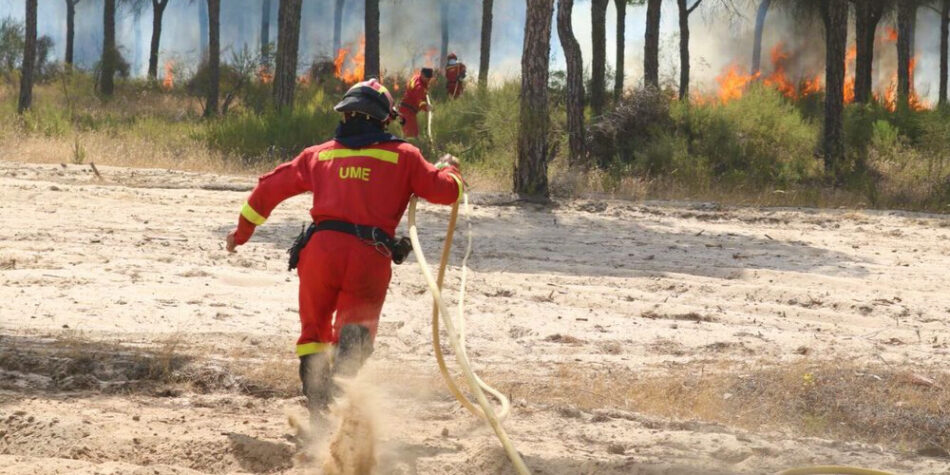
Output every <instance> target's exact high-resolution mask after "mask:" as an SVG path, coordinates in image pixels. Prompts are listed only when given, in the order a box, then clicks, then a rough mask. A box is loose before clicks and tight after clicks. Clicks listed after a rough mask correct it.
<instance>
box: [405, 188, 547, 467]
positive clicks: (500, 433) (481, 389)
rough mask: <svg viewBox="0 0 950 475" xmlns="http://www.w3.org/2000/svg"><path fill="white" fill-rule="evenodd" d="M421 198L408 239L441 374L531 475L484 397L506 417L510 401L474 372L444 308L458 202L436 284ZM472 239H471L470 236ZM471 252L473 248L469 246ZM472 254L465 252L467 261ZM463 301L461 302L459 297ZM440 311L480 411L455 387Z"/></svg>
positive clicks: (414, 201) (516, 464)
mask: <svg viewBox="0 0 950 475" xmlns="http://www.w3.org/2000/svg"><path fill="white" fill-rule="evenodd" d="M463 199H464V202H465V204H466V208H467V206H468V194H467V193H466V194H463ZM417 202H418V199H417V198H416V197H415V196H413V197H412V199H411V200H410V201H409V239H410V240H411V241H412V249H413V251H414V252H415V253H416V262H418V263H419V268H420V269H421V270H422V274H423V276H424V277H425V280H426V284H427V285H428V286H429V292H431V293H432V297H433V299H434V301H435V302H434V307H435V308H434V309H433V313H432V314H433V324H432V332H433V344H434V345H435V351H436V359H437V360H438V361H439V371H440V372H441V373H442V377H443V378H445V381H446V384H448V386H449V390H450V391H452V394H453V395H454V396H455V398H456V399H458V400H459V402H460V403H462V405H463V406H465V407H466V408H467V409H469V411H472V413H474V414H476V415H478V416H479V417H481V418H483V419H484V420H485V421H487V422H488V424H489V425H490V426H491V428H492V430H494V431H495V435H496V436H497V437H498V440H499V441H500V442H501V445H502V447H503V448H504V449H505V453H506V454H507V455H508V458H509V459H510V460H511V464H512V465H513V466H514V468H515V470H516V471H517V472H518V473H519V474H521V475H527V474H530V473H531V472H529V471H528V467H527V466H526V465H525V463H524V460H522V459H521V454H519V453H518V451H517V450H516V449H515V446H514V444H513V443H512V442H511V439H510V438H509V437H508V434H507V433H506V432H505V429H504V427H502V426H501V419H500V418H499V417H498V415H496V414H495V411H494V409H493V408H492V406H491V404H489V402H488V399H487V398H486V397H485V391H488V392H490V393H491V394H492V395H493V396H494V397H496V398H498V400H499V401H501V403H502V412H501V415H502V416H507V415H508V413H509V412H510V403H509V401H508V399H507V398H505V397H504V395H502V394H501V393H499V392H498V391H496V390H494V389H493V388H491V387H490V386H488V385H487V384H485V382H484V381H482V380H481V378H479V377H478V376H477V375H475V373H474V371H472V366H471V364H470V363H469V361H468V356H467V354H466V352H465V347H464V345H463V343H464V340H463V337H462V336H461V334H460V333H458V332H456V328H455V324H454V322H453V321H452V318H451V315H450V314H449V310H448V307H447V306H446V305H445V301H444V300H443V299H442V292H441V283H442V281H443V279H444V277H445V266H446V264H447V262H448V256H449V251H450V250H451V246H452V238H453V236H454V233H455V225H456V222H457V221H458V203H457V202H456V203H455V205H453V206H452V215H451V218H450V219H449V228H448V231H447V232H446V239H445V243H444V245H443V248H442V259H441V261H440V265H439V280H438V281H436V279H435V277H433V276H432V271H431V270H429V264H428V263H427V262H426V258H425V254H424V253H423V252H422V245H421V244H420V243H419V232H418V229H417V228H416V204H417ZM469 239H471V237H469ZM469 250H470V246H469ZM468 253H469V251H468V250H467V251H466V259H467V256H468ZM460 300H462V299H461V298H460ZM459 308H460V310H461V309H463V308H464V307H463V306H461V305H460V306H459ZM440 312H441V315H442V322H443V324H445V330H446V333H447V334H448V336H449V342H450V343H451V345H452V349H453V350H454V352H455V359H456V361H457V362H458V365H459V367H460V368H461V370H462V374H463V375H464V376H465V381H466V382H467V383H468V387H469V390H470V391H471V392H472V394H474V395H475V400H476V402H477V403H478V405H479V407H480V409H477V408H475V406H474V405H473V404H472V403H471V402H470V401H469V400H468V399H467V398H466V397H465V396H464V395H462V393H461V391H459V390H458V387H456V386H455V383H454V382H453V381H452V378H451V375H449V372H448V368H447V367H446V366H445V359H444V357H443V355H442V349H441V346H440V343H439V327H438V318H437V317H438V316H439V313H440ZM462 320H463V315H462V314H459V321H462Z"/></svg>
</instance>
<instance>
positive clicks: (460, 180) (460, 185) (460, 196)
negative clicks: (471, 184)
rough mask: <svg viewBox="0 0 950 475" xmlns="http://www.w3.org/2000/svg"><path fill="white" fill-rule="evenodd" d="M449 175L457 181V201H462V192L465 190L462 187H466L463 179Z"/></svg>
mask: <svg viewBox="0 0 950 475" xmlns="http://www.w3.org/2000/svg"><path fill="white" fill-rule="evenodd" d="M447 175H448V176H450V177H452V178H453V179H455V182H456V183H458V184H459V197H458V198H456V199H455V201H458V200H461V199H462V190H463V188H462V187H463V186H464V185H462V179H461V178H459V177H457V176H455V174H454V173H447Z"/></svg>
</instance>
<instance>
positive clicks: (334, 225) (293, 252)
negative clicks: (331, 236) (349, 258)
mask: <svg viewBox="0 0 950 475" xmlns="http://www.w3.org/2000/svg"><path fill="white" fill-rule="evenodd" d="M317 231H336V232H340V233H346V234H349V235H352V236H356V237H358V238H360V239H362V240H363V241H366V242H367V243H368V244H370V245H373V246H376V248H377V250H380V252H381V253H383V254H384V255H386V257H390V258H392V260H393V262H395V263H396V264H402V263H403V261H405V260H406V257H408V256H409V253H410V252H412V243H411V242H410V241H409V238H406V237H402V238H399V239H398V240H397V239H393V237H392V236H390V235H389V234H388V233H386V231H383V230H382V229H380V228H378V227H376V226H364V225H362V224H353V223H350V222H347V221H336V220H332V219H328V220H324V221H320V222H319V223H311V224H310V226H308V227H307V229H306V230H305V231H301V232H300V235H299V236H297V238H296V239H295V240H294V244H293V246H291V248H290V249H288V250H287V253H288V254H290V261H289V263H288V266H287V270H293V269H296V268H297V262H298V261H299V260H300V251H302V250H303V248H304V247H305V246H306V245H307V242H309V241H310V238H311V237H312V236H313V233H315V232H317ZM380 247H382V248H383V249H385V250H386V252H383V251H382V250H381V249H380Z"/></svg>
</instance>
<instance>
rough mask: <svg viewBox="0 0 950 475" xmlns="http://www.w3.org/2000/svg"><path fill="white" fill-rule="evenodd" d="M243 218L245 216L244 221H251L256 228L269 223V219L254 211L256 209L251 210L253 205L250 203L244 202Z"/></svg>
mask: <svg viewBox="0 0 950 475" xmlns="http://www.w3.org/2000/svg"><path fill="white" fill-rule="evenodd" d="M241 216H244V219H246V220H248V221H250V222H251V223H253V224H254V225H255V226H260V225H262V224H264V221H267V218H265V217H263V216H261V215H260V214H258V213H257V211H254V208H251V205H250V204H249V203H248V202H246V201H245V202H244V207H243V208H241Z"/></svg>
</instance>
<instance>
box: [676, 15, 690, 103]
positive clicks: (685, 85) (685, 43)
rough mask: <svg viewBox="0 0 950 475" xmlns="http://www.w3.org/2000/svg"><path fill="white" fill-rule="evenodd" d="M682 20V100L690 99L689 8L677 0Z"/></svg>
mask: <svg viewBox="0 0 950 475" xmlns="http://www.w3.org/2000/svg"><path fill="white" fill-rule="evenodd" d="M676 6H677V8H678V10H679V20H680V95H679V97H680V100H681V101H682V100H684V99H688V98H689V6H688V5H687V4H686V0H676Z"/></svg>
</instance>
